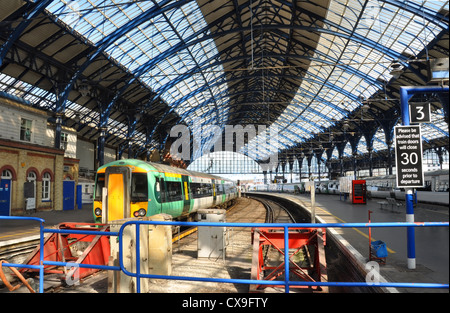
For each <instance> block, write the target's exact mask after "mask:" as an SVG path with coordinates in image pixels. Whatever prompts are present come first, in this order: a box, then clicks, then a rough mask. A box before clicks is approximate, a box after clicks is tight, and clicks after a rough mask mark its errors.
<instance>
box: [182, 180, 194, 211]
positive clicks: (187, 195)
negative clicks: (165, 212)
mask: <svg viewBox="0 0 450 313" xmlns="http://www.w3.org/2000/svg"><path fill="white" fill-rule="evenodd" d="M181 184H182V188H183V215H184V214H189V212H190V210H191V197H192V195H191V190H190V188H189V186H190V184H189V176H186V175H181Z"/></svg>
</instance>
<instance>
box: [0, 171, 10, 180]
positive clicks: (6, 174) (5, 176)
mask: <svg viewBox="0 0 450 313" xmlns="http://www.w3.org/2000/svg"><path fill="white" fill-rule="evenodd" d="M1 178H2V179H12V173H11V171H9V170H3V171H2V177H1Z"/></svg>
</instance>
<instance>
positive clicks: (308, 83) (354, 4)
mask: <svg viewBox="0 0 450 313" xmlns="http://www.w3.org/2000/svg"><path fill="white" fill-rule="evenodd" d="M446 3H447V2H446V1H407V2H406V3H396V2H381V1H376V0H370V1H367V2H366V1H357V0H341V1H334V0H333V1H331V2H330V6H329V10H328V13H327V16H326V22H325V25H324V27H325V28H327V30H328V31H327V32H323V33H322V34H321V37H320V40H319V42H318V47H317V50H316V53H315V56H314V57H315V58H316V61H312V62H311V65H310V67H309V69H308V71H307V73H306V75H305V76H304V78H303V81H302V84H301V85H300V88H299V89H298V92H297V94H296V96H295V97H294V99H293V101H292V102H291V104H290V105H289V106H288V108H287V109H286V110H285V112H284V113H282V114H281V115H280V117H279V118H278V119H277V121H275V123H274V124H275V125H276V126H277V127H278V128H279V129H281V130H283V129H285V127H287V126H286V124H287V123H290V124H292V125H301V126H302V129H303V130H299V131H296V133H297V136H295V135H292V134H286V137H287V138H282V137H280V139H279V140H280V141H281V142H282V143H284V144H287V145H290V143H291V141H296V142H298V141H299V139H300V138H304V139H308V138H310V137H312V136H313V135H314V134H316V133H318V132H320V131H321V129H320V128H318V127H317V126H318V125H320V126H322V127H323V128H327V127H329V126H331V125H333V124H334V121H338V120H341V119H342V118H345V117H346V116H347V115H348V113H350V111H352V110H354V109H356V108H358V107H359V106H361V105H362V103H361V102H360V99H367V98H369V97H370V96H371V95H373V94H374V93H375V92H377V91H378V90H380V88H381V87H382V86H381V85H378V86H377V85H375V84H374V83H373V82H374V81H375V82H376V81H389V80H390V79H391V77H392V76H391V75H390V73H389V65H390V64H391V63H392V61H394V60H398V58H403V59H404V58H405V57H404V56H405V55H407V56H410V57H411V58H414V57H416V56H417V54H418V53H419V52H421V51H422V50H423V49H425V48H426V46H427V45H428V44H429V43H430V41H431V40H433V39H434V38H435V37H436V36H437V35H438V33H439V32H440V31H441V30H442V25H440V21H433V22H431V21H430V18H428V16H427V14H431V16H432V15H433V14H435V13H436V12H439V11H440V10H441V9H442V8H443V7H444V6H445V5H446ZM405 6H409V7H408V10H406V9H405ZM447 6H448V3H447ZM447 9H448V7H447ZM414 11H416V12H419V13H421V15H416V14H414V13H412V12H414ZM447 27H448V26H447ZM366 38H367V39H368V40H366ZM320 60H323V62H322V61H320ZM329 60H332V61H333V62H334V64H329V62H326V61H329ZM343 66H345V67H346V69H344V68H343ZM358 72H359V73H361V74H362V75H361V74H359V75H355V74H351V73H358ZM364 75H365V76H366V77H364ZM299 103H301V104H302V106H303V107H305V108H308V109H309V110H310V111H308V109H305V110H304V111H303V113H301V114H292V112H293V111H296V109H297V108H298V106H299V105H298V104H299ZM312 112H321V113H323V114H324V115H326V116H328V117H329V118H328V119H326V118H323V117H321V116H317V115H316V116H315V117H314V119H313V118H312V114H311V113H312ZM305 117H306V118H305ZM311 120H314V122H315V123H314V124H313V123H311V122H310V121H311ZM291 127H292V126H291ZM436 127H439V126H436ZM426 132H428V130H426ZM440 133H441V135H443V133H442V132H440ZM376 141H378V140H376ZM379 148H381V147H380V146H379V144H377V146H376V148H375V149H379Z"/></svg>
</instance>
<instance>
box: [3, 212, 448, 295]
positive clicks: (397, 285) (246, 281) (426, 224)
mask: <svg viewBox="0 0 450 313" xmlns="http://www.w3.org/2000/svg"><path fill="white" fill-rule="evenodd" d="M0 219H10V220H14V219H22V220H30V221H37V222H39V223H40V243H39V244H40V251H43V247H44V234H45V233H60V234H86V235H100V236H117V237H118V240H119V266H109V265H104V266H103V265H92V264H78V265H77V266H79V267H80V268H83V267H85V268H95V269H99V270H112V271H122V272H123V273H124V274H126V275H128V276H131V277H135V278H136V290H137V292H138V293H139V292H140V291H141V279H145V278H152V279H171V280H188V281H204V282H216V283H233V284H261V283H262V281H261V280H253V279H225V278H208V277H192V276H173V275H154V274H142V273H140V264H139V262H140V242H139V238H140V227H139V226H140V225H166V226H167V225H170V226H197V227H233V228H234V227H250V228H267V227H270V228H280V229H283V230H284V270H285V279H284V282H281V283H282V284H283V285H284V287H285V292H289V287H290V286H322V287H394V288H443V289H449V285H448V284H436V283H395V282H379V283H378V282H377V283H371V282H307V281H291V280H289V253H288V251H289V248H288V241H289V240H288V238H289V237H288V236H289V229H290V228H322V229H324V228H369V227H371V228H380V227H448V226H449V223H448V222H415V223H401V222H398V223H324V224H310V223H296V224H294V223H288V224H282V223H211V222H202V223H198V222H162V221H127V222H125V223H124V224H123V225H122V226H121V228H120V230H119V231H118V232H100V231H82V230H64V229H47V228H44V223H45V221H44V220H43V219H40V218H33V217H9V216H7V217H4V216H0ZM131 225H135V227H136V236H135V238H136V260H137V261H136V262H137V264H136V267H135V268H136V269H137V271H136V273H132V272H129V271H128V270H127V269H126V268H125V267H124V265H123V242H122V241H123V231H124V229H125V227H127V226H130V227H132V226H131ZM2 265H3V266H6V267H17V268H31V269H39V292H40V293H43V292H44V266H48V265H54V266H65V267H72V266H73V263H71V262H54V261H46V260H44V255H43V253H40V261H39V265H24V264H14V263H3V264H2ZM263 284H264V285H280V281H264V283H263Z"/></svg>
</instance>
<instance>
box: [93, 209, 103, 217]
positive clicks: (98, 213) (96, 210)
mask: <svg viewBox="0 0 450 313" xmlns="http://www.w3.org/2000/svg"><path fill="white" fill-rule="evenodd" d="M94 213H95V215H96V216H102V209H100V208H95V210H94Z"/></svg>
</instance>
